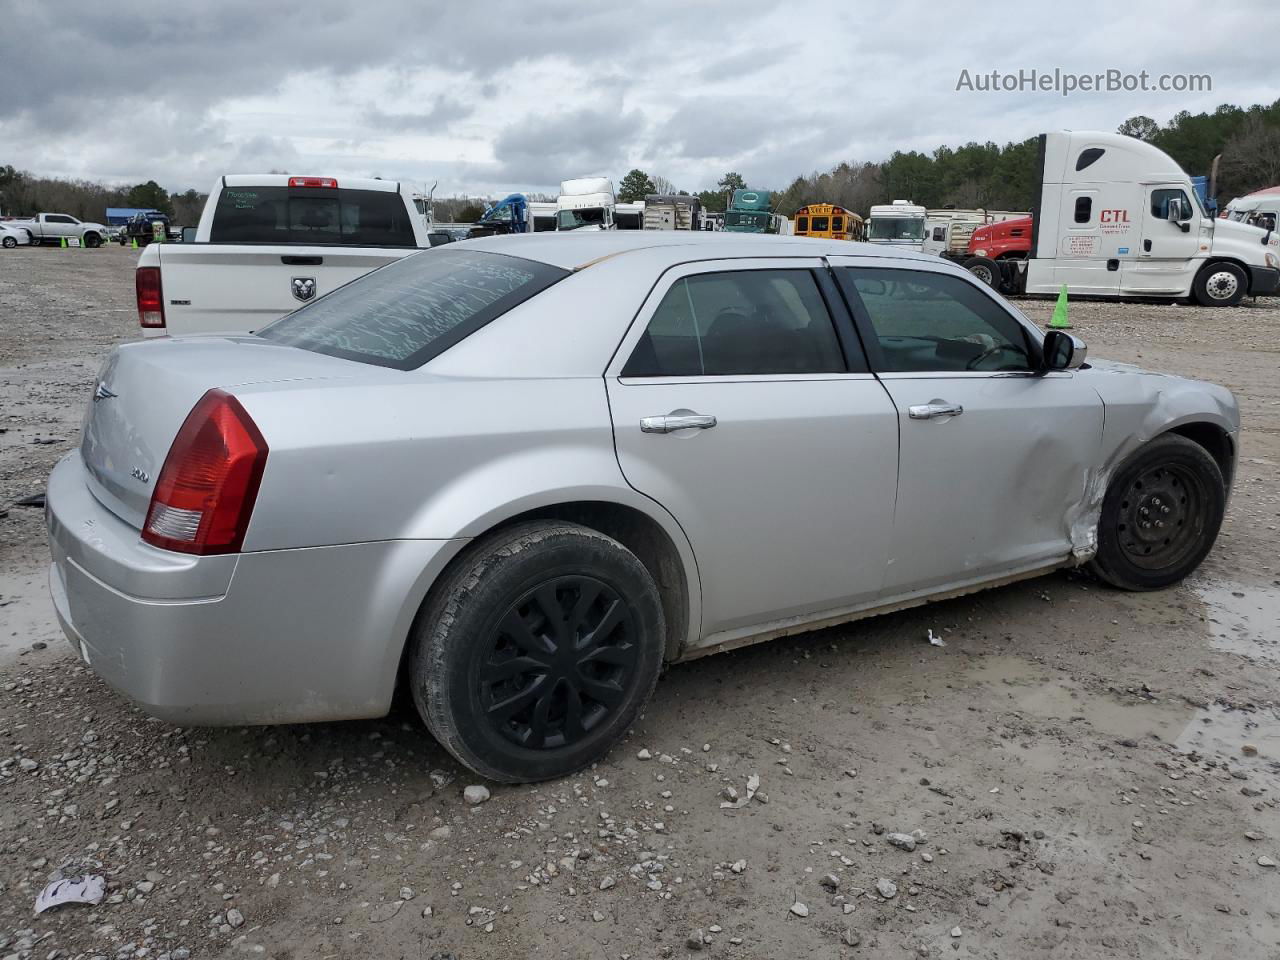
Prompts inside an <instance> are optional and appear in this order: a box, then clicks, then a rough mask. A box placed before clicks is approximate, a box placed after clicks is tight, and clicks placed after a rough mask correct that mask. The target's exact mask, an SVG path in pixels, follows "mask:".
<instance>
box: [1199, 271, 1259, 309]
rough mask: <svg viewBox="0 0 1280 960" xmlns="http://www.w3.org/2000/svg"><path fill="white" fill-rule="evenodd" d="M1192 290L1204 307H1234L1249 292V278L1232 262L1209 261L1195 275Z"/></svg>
mask: <svg viewBox="0 0 1280 960" xmlns="http://www.w3.org/2000/svg"><path fill="white" fill-rule="evenodd" d="M1193 292H1194V293H1195V295H1196V300H1197V301H1199V303H1200V305H1201V306H1204V307H1234V306H1235V305H1236V304H1237V303H1239V302H1240V301H1241V300H1243V299H1244V297H1245V294H1246V293H1248V292H1249V278H1248V277H1246V276H1245V272H1244V271H1243V270H1241V269H1240V268H1239V267H1238V266H1236V265H1235V264H1234V263H1222V262H1220V263H1211V264H1209V265H1208V266H1206V267H1205V268H1204V269H1203V270H1201V271H1200V274H1199V276H1197V277H1196V282H1195V286H1194V289H1193Z"/></svg>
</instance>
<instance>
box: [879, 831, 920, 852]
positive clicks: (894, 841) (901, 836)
mask: <svg viewBox="0 0 1280 960" xmlns="http://www.w3.org/2000/svg"><path fill="white" fill-rule="evenodd" d="M884 838H885V839H886V840H887V841H889V845H890V846H893V847H897V848H898V849H899V850H905V851H907V853H910V852H911V851H912V850H914V849H915V848H916V838H915V837H913V836H912V835H911V834H909V833H886V834H885V835H884Z"/></svg>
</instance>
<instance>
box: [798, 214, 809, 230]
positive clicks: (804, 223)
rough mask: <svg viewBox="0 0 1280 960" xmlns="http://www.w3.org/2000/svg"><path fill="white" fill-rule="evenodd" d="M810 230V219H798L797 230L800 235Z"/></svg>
mask: <svg viewBox="0 0 1280 960" xmlns="http://www.w3.org/2000/svg"><path fill="white" fill-rule="evenodd" d="M808 229H809V218H808V217H796V230H798V231H799V232H800V233H804V232H806V231H807V230H808Z"/></svg>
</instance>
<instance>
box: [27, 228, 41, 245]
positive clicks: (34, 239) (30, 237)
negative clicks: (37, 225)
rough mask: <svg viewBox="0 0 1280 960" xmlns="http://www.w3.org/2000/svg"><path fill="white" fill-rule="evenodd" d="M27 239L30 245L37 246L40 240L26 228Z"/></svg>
mask: <svg viewBox="0 0 1280 960" xmlns="http://www.w3.org/2000/svg"><path fill="white" fill-rule="evenodd" d="M27 240H29V241H30V242H31V245H32V246H33V247H38V246H40V240H39V238H38V237H36V235H35V234H34V233H32V232H31V231H30V230H28V231H27Z"/></svg>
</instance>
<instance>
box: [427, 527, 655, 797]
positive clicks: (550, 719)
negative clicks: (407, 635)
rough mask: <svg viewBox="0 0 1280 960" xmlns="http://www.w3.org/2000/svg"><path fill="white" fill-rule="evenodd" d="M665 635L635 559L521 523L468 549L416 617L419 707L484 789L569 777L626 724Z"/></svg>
mask: <svg viewBox="0 0 1280 960" xmlns="http://www.w3.org/2000/svg"><path fill="white" fill-rule="evenodd" d="M664 635H665V629H664V623H663V616H662V606H661V603H660V602H659V598H658V588H657V585H656V584H655V583H654V580H653V577H652V576H650V574H649V571H648V570H647V569H646V568H645V566H644V564H642V563H641V562H640V560H639V559H638V558H637V557H636V556H635V554H633V553H632V552H631V551H630V550H628V549H627V548H626V547H624V546H622V544H620V543H618V542H617V541H616V540H613V539H612V538H610V537H607V536H605V535H604V534H601V533H598V532H597V531H595V530H591V529H588V528H586V527H582V526H578V525H576V524H570V523H560V522H531V523H524V524H519V525H516V526H513V527H510V528H508V529H506V530H502V531H499V532H498V533H496V534H495V535H493V536H492V537H490V538H488V539H486V540H483V541H481V542H478V543H477V544H475V545H473V546H472V547H471V548H470V551H469V552H468V553H467V554H465V555H463V556H462V557H460V558H459V560H458V561H457V562H456V563H455V564H454V566H453V567H452V568H451V569H450V570H449V571H448V572H447V573H446V574H445V576H444V578H443V579H442V580H441V582H440V583H439V584H438V585H437V587H436V588H435V590H434V591H433V594H432V596H431V597H430V599H429V600H428V602H427V603H426V605H425V606H424V608H423V610H422V612H421V613H420V615H419V617H418V621H417V624H416V625H415V627H414V637H413V640H412V643H413V651H412V659H411V683H412V687H413V697H414V702H415V703H416V704H417V707H418V712H419V713H420V714H421V715H422V718H423V720H424V721H425V722H426V724H427V727H428V729H430V731H431V733H432V734H433V735H434V736H435V737H436V739H437V740H439V741H440V743H441V744H442V745H443V746H444V747H445V748H446V749H447V750H448V751H449V752H450V753H452V754H453V755H454V756H455V757H457V759H458V760H459V761H460V762H462V763H463V764H465V765H466V766H468V767H470V768H471V769H472V770H474V771H476V772H477V773H479V774H481V775H482V776H485V777H488V778H489V779H491V780H498V781H505V782H508V783H520V782H531V781H537V780H547V779H550V778H552V777H561V776H565V775H567V774H570V773H573V772H574V771H575V770H579V769H581V768H582V767H585V766H586V765H588V764H590V763H592V762H593V761H595V760H598V759H600V757H602V756H603V755H604V754H605V752H606V751H608V749H609V748H610V747H611V746H613V744H614V743H615V742H617V740H618V739H619V738H621V737H622V735H623V734H624V733H625V732H626V730H627V729H628V727H629V726H630V725H631V724H632V722H633V721H634V720H635V718H636V716H637V715H638V714H639V712H640V710H641V708H642V707H643V706H644V704H645V703H646V702H647V701H648V699H649V696H650V694H651V693H652V692H653V688H654V685H655V684H656V683H657V680H658V673H659V671H660V669H661V666H662V651H663V637H664Z"/></svg>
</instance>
